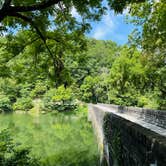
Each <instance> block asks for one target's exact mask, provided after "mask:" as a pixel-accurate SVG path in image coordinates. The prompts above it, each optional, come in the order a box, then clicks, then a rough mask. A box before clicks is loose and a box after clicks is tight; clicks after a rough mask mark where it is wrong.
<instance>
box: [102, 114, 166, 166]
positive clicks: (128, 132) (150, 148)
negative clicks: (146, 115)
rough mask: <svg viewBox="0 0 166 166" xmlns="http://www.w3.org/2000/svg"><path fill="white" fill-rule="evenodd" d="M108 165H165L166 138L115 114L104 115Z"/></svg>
mask: <svg viewBox="0 0 166 166" xmlns="http://www.w3.org/2000/svg"><path fill="white" fill-rule="evenodd" d="M103 127H104V133H105V139H106V140H105V141H106V142H107V144H108V145H109V156H110V161H109V162H110V165H111V166H112V165H114V164H115V162H116V164H117V165H119V166H165V165H166V138H165V137H164V136H161V135H159V134H157V133H155V132H152V131H150V130H148V129H146V128H143V127H142V126H140V125H138V124H134V123H133V122H130V121H128V120H126V119H123V118H121V117H119V116H116V115H115V114H111V113H107V114H106V115H105V117H104V126H103Z"/></svg>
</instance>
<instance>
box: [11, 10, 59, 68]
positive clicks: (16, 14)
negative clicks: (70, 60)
mask: <svg viewBox="0 0 166 166" xmlns="http://www.w3.org/2000/svg"><path fill="white" fill-rule="evenodd" d="M9 16H13V17H16V18H20V19H22V20H24V21H25V22H29V23H30V25H31V26H32V27H33V28H35V30H36V32H37V34H38V35H39V36H40V38H41V39H42V41H43V43H44V45H45V47H46V49H47V50H48V52H49V54H50V56H51V57H52V58H55V57H54V55H53V54H52V52H51V50H50V48H49V47H48V45H47V43H46V38H45V36H44V35H43V34H42V33H41V31H40V29H39V28H38V27H37V26H36V25H35V23H34V22H33V21H32V19H31V18H29V17H27V16H24V15H22V14H20V13H11V14H10V15H9ZM56 58H57V57H56ZM55 63H56V65H58V59H55Z"/></svg>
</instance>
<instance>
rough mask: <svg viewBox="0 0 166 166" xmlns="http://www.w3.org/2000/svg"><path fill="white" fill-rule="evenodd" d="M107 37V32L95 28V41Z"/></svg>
mask: <svg viewBox="0 0 166 166" xmlns="http://www.w3.org/2000/svg"><path fill="white" fill-rule="evenodd" d="M106 35H107V32H106V31H105V30H104V28H101V27H98V28H96V30H95V32H94V34H93V38H95V39H103V38H104V37H105V36H106Z"/></svg>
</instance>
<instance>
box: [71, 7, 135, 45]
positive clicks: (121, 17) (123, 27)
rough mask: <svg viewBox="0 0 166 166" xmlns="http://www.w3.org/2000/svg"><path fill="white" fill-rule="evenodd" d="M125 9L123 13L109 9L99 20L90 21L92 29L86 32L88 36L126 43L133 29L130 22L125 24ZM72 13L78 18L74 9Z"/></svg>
mask: <svg viewBox="0 0 166 166" xmlns="http://www.w3.org/2000/svg"><path fill="white" fill-rule="evenodd" d="M126 14H127V10H125V11H124V12H123V14H118V15H115V14H114V13H113V11H109V12H108V13H107V15H104V16H103V17H102V20H101V21H99V22H91V26H92V29H91V31H90V33H88V34H86V35H87V36H88V37H91V38H95V39H99V40H112V41H115V42H116V43H117V44H119V45H122V44H126V43H127V41H128V35H129V34H130V33H131V32H132V31H133V30H134V28H135V27H134V26H133V25H132V24H127V23H126V21H125V17H126ZM72 15H73V16H74V17H76V18H78V19H79V17H80V16H79V15H78V13H77V12H76V10H75V9H73V10H72Z"/></svg>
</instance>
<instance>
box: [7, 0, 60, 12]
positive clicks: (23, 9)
mask: <svg viewBox="0 0 166 166" xmlns="http://www.w3.org/2000/svg"><path fill="white" fill-rule="evenodd" d="M60 1H61V0H44V1H43V2H41V3H37V4H34V5H29V6H10V8H9V12H29V11H35V10H42V9H46V8H48V7H50V6H52V5H55V4H58V3H59V2H60Z"/></svg>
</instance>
